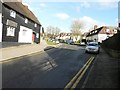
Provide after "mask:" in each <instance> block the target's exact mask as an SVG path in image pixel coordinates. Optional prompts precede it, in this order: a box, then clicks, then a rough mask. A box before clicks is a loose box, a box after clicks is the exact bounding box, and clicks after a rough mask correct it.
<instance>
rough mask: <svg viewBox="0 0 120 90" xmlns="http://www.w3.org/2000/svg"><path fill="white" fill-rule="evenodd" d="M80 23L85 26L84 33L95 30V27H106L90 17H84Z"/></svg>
mask: <svg viewBox="0 0 120 90" xmlns="http://www.w3.org/2000/svg"><path fill="white" fill-rule="evenodd" d="M79 21H80V22H82V23H83V24H84V27H83V28H82V29H81V30H82V32H88V31H89V30H90V29H93V27H94V25H98V27H100V26H104V25H106V24H105V23H103V22H100V21H97V20H95V19H93V18H91V17H88V16H83V17H82V18H80V19H79Z"/></svg>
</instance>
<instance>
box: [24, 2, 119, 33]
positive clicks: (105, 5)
mask: <svg viewBox="0 0 120 90" xmlns="http://www.w3.org/2000/svg"><path fill="white" fill-rule="evenodd" d="M118 1H119V0H98V1H97V0H95V1H94V0H23V4H25V5H28V7H29V9H30V10H31V11H32V12H33V13H34V14H35V15H36V17H37V18H38V20H39V21H40V23H41V24H42V26H43V27H44V28H45V29H46V27H48V26H54V27H58V28H60V29H61V32H70V30H71V24H72V22H73V21H74V20H80V21H82V22H84V25H85V26H84V28H83V29H82V31H83V32H87V31H88V30H90V29H91V28H92V27H94V25H98V27H100V26H104V25H107V26H118Z"/></svg>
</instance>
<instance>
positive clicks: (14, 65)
mask: <svg viewBox="0 0 120 90" xmlns="http://www.w3.org/2000/svg"><path fill="white" fill-rule="evenodd" d="M91 56H94V57H95V56H96V55H94V54H86V53H85V49H84V47H82V46H76V45H66V44H63V45H61V46H60V47H58V48H53V49H51V50H47V51H44V52H38V53H35V54H32V55H28V56H23V57H19V58H16V59H12V60H10V61H8V62H5V63H2V87H3V88H64V87H65V86H66V85H67V84H68V82H69V81H70V80H71V79H72V78H73V77H74V76H75V75H76V73H77V72H78V71H79V70H80V69H81V68H82V67H83V65H84V64H85V63H86V62H87V61H88V60H89V58H90V57H91Z"/></svg>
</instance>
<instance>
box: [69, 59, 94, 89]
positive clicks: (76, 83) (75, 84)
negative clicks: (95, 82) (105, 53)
mask: <svg viewBox="0 0 120 90" xmlns="http://www.w3.org/2000/svg"><path fill="white" fill-rule="evenodd" d="M93 59H94V57H92V59H91V60H90V62H89V63H88V65H87V66H86V68H85V69H84V71H83V72H82V73H81V75H80V76H79V77H78V79H77V80H76V82H75V83H74V84H73V86H72V87H71V88H76V86H77V85H78V83H79V82H80V80H81V78H82V77H83V75H84V74H85V72H86V70H87V69H88V67H89V66H90V64H91V63H92V61H93Z"/></svg>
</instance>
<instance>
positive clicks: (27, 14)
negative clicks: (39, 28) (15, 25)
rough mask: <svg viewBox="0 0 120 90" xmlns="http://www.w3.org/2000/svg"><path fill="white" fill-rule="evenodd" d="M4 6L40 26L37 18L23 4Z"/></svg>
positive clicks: (5, 3)
mask: <svg viewBox="0 0 120 90" xmlns="http://www.w3.org/2000/svg"><path fill="white" fill-rule="evenodd" d="M3 4H4V5H7V6H8V7H9V8H11V9H13V10H15V11H16V12H18V13H20V14H22V15H24V16H25V17H27V18H28V19H30V20H32V21H34V22H35V23H37V24H40V22H39V21H38V19H37V17H36V16H35V15H34V14H33V13H32V12H31V11H30V10H29V9H28V6H25V5H23V4H22V2H4V3H3Z"/></svg>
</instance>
